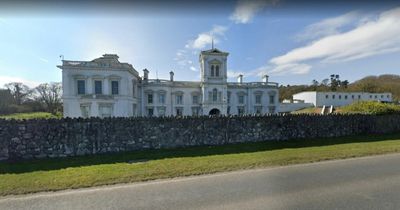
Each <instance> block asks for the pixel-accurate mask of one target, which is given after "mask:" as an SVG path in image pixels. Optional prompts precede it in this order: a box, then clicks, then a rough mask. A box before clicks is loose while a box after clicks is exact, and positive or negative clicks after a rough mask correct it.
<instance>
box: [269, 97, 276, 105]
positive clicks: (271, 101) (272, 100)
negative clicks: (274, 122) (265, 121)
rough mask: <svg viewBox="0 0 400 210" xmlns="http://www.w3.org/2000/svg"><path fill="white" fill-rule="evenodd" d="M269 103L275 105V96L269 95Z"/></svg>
mask: <svg viewBox="0 0 400 210" xmlns="http://www.w3.org/2000/svg"><path fill="white" fill-rule="evenodd" d="M269 103H270V104H274V103H275V96H274V95H270V96H269Z"/></svg>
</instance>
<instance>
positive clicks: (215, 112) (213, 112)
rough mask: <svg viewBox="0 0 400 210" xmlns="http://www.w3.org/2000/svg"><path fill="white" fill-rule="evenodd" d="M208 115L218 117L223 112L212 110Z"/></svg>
mask: <svg viewBox="0 0 400 210" xmlns="http://www.w3.org/2000/svg"><path fill="white" fill-rule="evenodd" d="M208 114H209V115H214V116H216V115H220V114H221V112H220V111H219V109H211V110H210V112H209V113H208Z"/></svg>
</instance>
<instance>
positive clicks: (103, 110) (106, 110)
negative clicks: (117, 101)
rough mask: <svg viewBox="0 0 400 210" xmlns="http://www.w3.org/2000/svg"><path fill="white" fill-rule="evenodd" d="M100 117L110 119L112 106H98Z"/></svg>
mask: <svg viewBox="0 0 400 210" xmlns="http://www.w3.org/2000/svg"><path fill="white" fill-rule="evenodd" d="M99 115H100V117H111V115H112V105H100V106H99Z"/></svg>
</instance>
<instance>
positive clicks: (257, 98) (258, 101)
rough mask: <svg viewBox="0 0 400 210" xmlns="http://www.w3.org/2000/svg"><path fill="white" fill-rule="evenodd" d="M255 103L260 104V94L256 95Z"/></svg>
mask: <svg viewBox="0 0 400 210" xmlns="http://www.w3.org/2000/svg"><path fill="white" fill-rule="evenodd" d="M256 104H261V95H256Z"/></svg>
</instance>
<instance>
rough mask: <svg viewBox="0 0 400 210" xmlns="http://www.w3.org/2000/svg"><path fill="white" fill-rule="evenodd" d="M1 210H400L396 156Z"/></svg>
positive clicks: (92, 191)
mask: <svg viewBox="0 0 400 210" xmlns="http://www.w3.org/2000/svg"><path fill="white" fill-rule="evenodd" d="M0 209H2V210H3V209H35V210H36V209H74V210H76V209H85V210H90V209H174V210H176V209H185V210H186V209H307V210H311V209H363V210H366V209H400V154H395V155H384V156H374V157H367V158H357V159H348V160H338V161H328V162H321V163H313V164H303V165H295V166H287V167H278V168H269V169H259V170H248V171H239V172H231V173H222V174H215V175H206V176H198V177H188V178H179V179H171V180H163V181H154V182H146V183H139V184H125V185H114V186H106V187H99V188H89V189H81V190H68V191H61V192H55V193H39V194H31V195H25V196H9V197H3V198H0Z"/></svg>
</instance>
